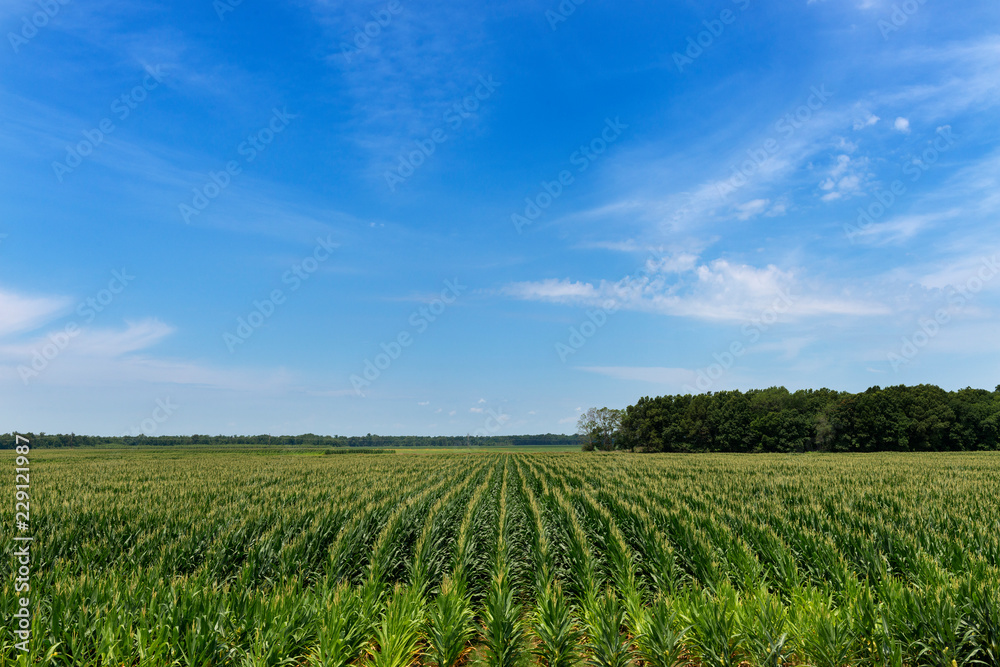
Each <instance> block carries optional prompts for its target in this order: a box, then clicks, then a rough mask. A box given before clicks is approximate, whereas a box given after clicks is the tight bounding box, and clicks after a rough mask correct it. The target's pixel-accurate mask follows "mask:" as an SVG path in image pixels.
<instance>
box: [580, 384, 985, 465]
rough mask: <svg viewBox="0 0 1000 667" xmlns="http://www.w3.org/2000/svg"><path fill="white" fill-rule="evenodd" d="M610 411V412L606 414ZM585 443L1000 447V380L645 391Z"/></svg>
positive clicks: (597, 419)
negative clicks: (856, 388)
mask: <svg viewBox="0 0 1000 667" xmlns="http://www.w3.org/2000/svg"><path fill="white" fill-rule="evenodd" d="M602 411H603V412H602ZM578 430H579V433H580V435H581V438H582V447H583V449H585V450H586V449H599V450H630V451H641V452H809V451H827V452H883V451H901V452H908V451H910V452H930V451H972V450H997V449H1000V385H998V386H997V387H996V389H994V390H993V391H992V392H991V391H988V390H986V389H973V388H971V387H968V388H965V389H960V390H958V391H945V390H944V389H941V388H940V387H937V386H935V385H930V384H920V385H916V386H913V387H907V386H904V385H899V386H894V387H886V388H884V389H883V388H881V387H878V386H875V387H871V388H870V389H868V390H866V391H863V392H860V393H850V392H846V391H835V390H832V389H817V390H813V389H805V390H799V391H795V392H790V391H788V390H787V389H786V388H785V387H770V388H768V389H751V390H749V391H746V392H741V391H738V390H735V391H719V392H714V393H713V392H709V393H705V394H694V395H692V394H683V395H681V394H676V395H669V396H657V397H656V398H650V397H648V396H644V397H642V398H640V399H639V400H638V401H637V402H636V404H635V405H630V406H628V407H627V408H625V409H624V410H614V409H610V408H600V409H592V410H590V411H588V413H585V414H584V415H583V416H581V418H580V421H579V422H578Z"/></svg>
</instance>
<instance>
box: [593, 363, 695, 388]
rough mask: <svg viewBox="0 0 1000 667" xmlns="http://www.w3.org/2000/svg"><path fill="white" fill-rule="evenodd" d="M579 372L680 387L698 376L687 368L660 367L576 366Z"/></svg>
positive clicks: (690, 382)
mask: <svg viewBox="0 0 1000 667" xmlns="http://www.w3.org/2000/svg"><path fill="white" fill-rule="evenodd" d="M577 368H578V369H579V370H581V371H587V372H588V373H599V374H601V375H606V376H608V377H611V378H614V379H616V380H638V381H641V382H653V383H656V384H669V385H676V386H681V385H683V384H692V383H694V382H695V381H696V380H697V379H698V374H697V373H696V372H695V371H693V370H689V369H687V368H665V367H662V366H578V367H577Z"/></svg>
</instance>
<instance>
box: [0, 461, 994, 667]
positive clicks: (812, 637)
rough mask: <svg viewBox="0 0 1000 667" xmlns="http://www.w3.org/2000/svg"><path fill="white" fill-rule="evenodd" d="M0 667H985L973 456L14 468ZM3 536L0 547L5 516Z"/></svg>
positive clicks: (990, 588) (980, 523) (989, 498)
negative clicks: (22, 541)
mask: <svg viewBox="0 0 1000 667" xmlns="http://www.w3.org/2000/svg"><path fill="white" fill-rule="evenodd" d="M32 463H33V468H32V483H33V484H32V503H33V505H34V506H33V507H32V510H33V512H32V515H31V516H32V531H33V534H34V543H33V545H32V552H33V553H32V560H31V569H32V580H31V604H32V614H33V616H32V625H31V627H32V633H31V640H30V646H29V649H30V650H29V651H28V652H27V653H23V652H21V651H19V650H17V649H15V646H14V645H15V643H16V642H17V641H18V640H17V639H16V638H15V636H14V634H13V632H12V628H11V625H10V623H9V622H7V621H8V620H9V619H10V618H11V616H12V614H13V613H14V610H15V608H16V605H17V604H18V601H17V598H18V597H19V596H18V594H16V593H15V592H14V583H13V582H14V576H15V575H14V570H13V567H12V563H14V562H15V560H14V557H13V547H12V546H11V541H10V540H9V539H7V540H4V543H5V546H4V548H5V549H6V551H7V553H6V554H5V555H4V558H3V561H2V562H3V565H2V568H3V573H2V586H3V588H2V591H3V593H2V597H0V608H2V615H3V618H4V619H5V623H4V625H3V626H2V627H0V664H2V665H14V664H54V665H78V666H98V665H101V666H109V665H142V666H149V667H156V666H168V665H184V666H198V667H205V666H210V665H247V666H251V665H252V666H255V667H256V666H279V665H313V666H322V667H328V666H343V665H366V666H367V665H372V666H382V665H385V666H395V667H404V666H407V665H439V666H440V667H453V666H455V665H463V664H487V665H503V666H508V665H509V666H513V665H533V664H538V665H543V666H546V667H548V666H551V667H567V666H570V665H600V666H609V667H610V666H615V667H625V666H628V665H636V666H639V665H651V666H657V667H658V666H663V667H680V666H684V665H704V666H705V667H738V666H739V665H744V666H746V665H752V666H755V667H756V666H760V667H778V666H780V665H814V666H816V667H844V666H847V665H859V666H860V665H872V666H885V667H902V666H903V665H928V666H933V667H971V666H974V665H982V666H984V667H996V666H997V665H998V657H1000V569H998V567H1000V465H998V464H1000V458H998V456H997V455H995V454H989V453H982V454H921V455H908V454H872V455H857V456H855V455H808V456H806V455H803V456H784V455H757V456H736V455H698V456H685V455H647V456H643V455H626V454H607V455H602V454H582V453H564V454H555V453H551V454H549V453H537V454H536V453H531V454H522V453H482V454H481V453H471V454H461V453H446V454H439V455H416V454H395V455H384V456H321V455H310V454H307V453H282V454H268V453H266V451H261V452H254V451H250V452H240V453H238V454H233V453H226V452H205V451H200V452H184V451H171V452H164V451H162V450H155V451H128V452H126V451H117V450H110V451H108V450H105V451H89V452H81V451H51V450H49V451H47V450H36V451H35V453H34V457H33V461H32ZM8 505H9V506H6V507H5V508H4V525H5V526H11V525H12V522H13V519H14V517H13V504H12V503H10V504H8Z"/></svg>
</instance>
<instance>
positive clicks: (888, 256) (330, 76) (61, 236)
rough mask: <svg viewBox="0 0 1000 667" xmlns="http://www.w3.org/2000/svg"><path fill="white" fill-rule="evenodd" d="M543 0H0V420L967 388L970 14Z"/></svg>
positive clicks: (972, 120) (373, 421) (997, 237)
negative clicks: (777, 388) (759, 390)
mask: <svg viewBox="0 0 1000 667" xmlns="http://www.w3.org/2000/svg"><path fill="white" fill-rule="evenodd" d="M577 2H578V3H579V4H577ZM577 2H574V1H573V0H562V2H559V1H558V0H542V1H537V0H522V1H511V2H505V1H501V2H491V3H485V2H482V3H471V4H470V3H458V2H424V3H418V4H414V3H411V2H409V1H408V0H390V1H388V2H380V1H375V2H350V1H349V2H343V3H327V2H311V1H308V0H304V1H299V2H290V3H285V2H278V3H260V2H252V1H250V0H243V1H242V2H239V1H238V0H215V2H213V1H212V0H197V1H191V0H179V1H178V2H172V3H121V2H108V1H102V0H97V1H95V2H80V1H79V0H32V1H24V0H14V1H12V2H6V3H4V5H3V7H2V8H0V32H2V34H3V44H2V45H0V406H2V407H0V417H2V421H3V424H4V426H3V428H0V430H12V429H13V430H19V431H46V432H69V431H75V432H77V433H93V434H109V435H119V434H123V433H129V432H132V433H138V432H139V431H143V432H146V433H148V434H150V435H158V434H177V433H213V434H214V433H226V434H232V433H238V434H245V433H273V434H288V433H303V432H314V433H321V434H365V433H368V432H371V433H379V434H418V435H434V434H446V435H453V434H454V435H462V434H466V433H473V432H479V433H491V434H498V435H502V434H512V433H543V432H573V431H574V430H575V423H576V420H577V417H578V415H579V412H580V410H581V409H586V408H588V407H591V406H609V407H625V406H626V405H628V404H631V403H633V402H635V400H636V399H637V398H639V397H640V396H643V395H660V394H667V393H679V392H687V391H717V390H720V389H733V388H739V389H748V388H754V387H766V386H771V385H785V386H787V387H789V388H790V389H798V388H819V387H830V388H834V389H842V390H851V391H858V390H863V389H865V388H867V387H869V386H872V385H881V386H886V385H893V384H917V383H934V384H938V385H940V386H942V387H945V388H947V389H956V388H960V387H964V386H968V385H971V386H974V387H985V388H989V389H992V388H993V387H994V386H995V385H997V384H998V383H1000V373H998V371H1000V336H998V335H997V334H998V326H997V323H998V319H997V315H998V308H1000V275H998V274H1000V255H998V253H1000V228H998V225H997V222H998V213H1000V123H998V119H1000V113H998V111H1000V108H998V103H1000V74H998V73H1000V5H998V3H997V2H996V1H995V0H972V1H970V2H967V3H963V4H962V6H961V8H960V10H959V8H958V7H957V6H955V5H949V4H946V3H941V2H937V1H936V0H907V1H905V2H899V1H898V0H894V1H888V0H851V1H841V0H808V1H807V0H795V1H793V2H777V1H763V0H717V1H715V2H710V3H695V2H684V3H649V2H601V1H599V0H586V1H585V2H583V1H582V0H577Z"/></svg>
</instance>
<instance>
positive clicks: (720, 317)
mask: <svg viewBox="0 0 1000 667" xmlns="http://www.w3.org/2000/svg"><path fill="white" fill-rule="evenodd" d="M650 268H652V272H650V273H647V274H644V275H639V276H626V277H625V278H622V279H621V280H617V281H607V280H602V281H600V282H598V283H596V284H595V283H590V282H581V281H571V280H567V279H546V280H541V281H524V282H516V283H511V284H509V285H507V286H505V287H504V288H503V289H502V293H503V294H505V295H507V296H509V297H512V298H515V299H521V300H525V301H542V302H549V303H560V304H580V305H602V304H603V303H606V302H607V301H608V300H614V301H615V303H616V304H617V305H618V307H619V308H624V309H628V310H638V311H645V312H652V313H658V314H662V315H673V316H677V317H689V318H693V319H698V320H709V321H732V322H738V321H744V320H747V319H749V318H751V317H754V316H758V315H759V314H760V312H761V311H762V310H765V309H767V308H769V307H771V306H772V305H773V303H774V302H775V300H776V299H779V298H782V295H784V296H785V298H787V300H790V301H791V302H792V305H791V307H790V308H789V309H788V312H789V313H790V315H791V316H797V317H807V316H821V315H851V316H871V315H885V314H887V313H888V312H889V309H888V308H887V307H886V306H884V305H883V304H881V303H879V302H877V301H873V300H869V299H859V298H854V297H851V296H845V295H842V294H838V293H837V292H836V291H834V290H829V289H827V290H823V289H816V288H812V289H810V288H809V286H808V284H807V283H806V282H805V281H803V280H801V279H799V278H798V277H797V276H796V275H795V273H794V272H793V271H783V270H781V269H779V268H778V267H777V266H774V265H768V266H765V267H763V268H758V267H755V266H750V265H748V264H739V263H733V262H730V261H728V260H726V259H716V260H712V261H710V262H704V263H696V262H693V261H691V258H685V259H684V260H683V261H681V262H667V263H666V264H663V263H653V264H651V265H650Z"/></svg>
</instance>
